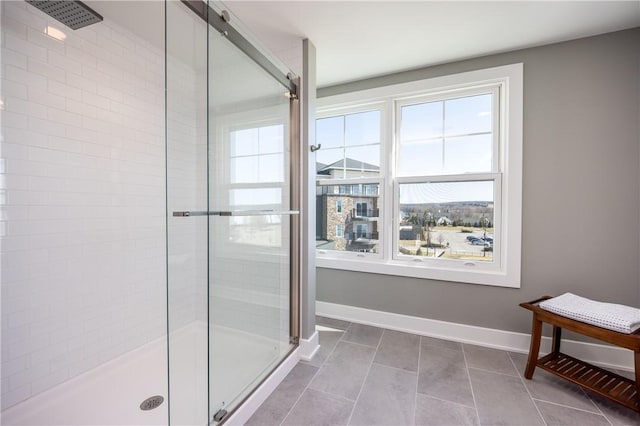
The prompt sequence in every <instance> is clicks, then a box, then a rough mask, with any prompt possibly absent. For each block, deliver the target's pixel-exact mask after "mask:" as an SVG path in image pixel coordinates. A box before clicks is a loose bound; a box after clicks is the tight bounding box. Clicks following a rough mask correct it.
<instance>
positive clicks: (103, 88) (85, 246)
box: [0, 1, 206, 409]
mask: <svg viewBox="0 0 640 426" xmlns="http://www.w3.org/2000/svg"><path fill="white" fill-rule="evenodd" d="M0 7H1V8H2V10H1V12H2V29H1V31H2V34H1V36H2V56H1V67H2V68H1V70H0V71H1V75H2V81H1V83H2V86H1V94H0V99H1V100H2V104H1V105H2V106H0V109H2V111H0V113H1V116H0V118H1V120H2V134H1V137H2V146H1V151H0V173H2V175H0V176H1V177H0V232H1V233H2V246H1V247H0V254H1V256H2V271H1V275H2V276H1V278H2V358H1V365H0V374H1V383H2V408H3V409H5V408H7V407H10V406H13V405H15V404H17V403H19V402H20V401H23V400H25V399H27V398H29V397H31V396H33V395H36V394H38V393H40V392H42V391H44V390H46V389H49V388H51V387H53V386H55V385H57V384H59V383H62V382H64V381H66V380H68V379H70V378H72V377H74V376H76V375H78V374H81V373H83V372H86V371H88V370H90V369H92V368H94V367H96V366H98V365H100V364H102V363H104V362H106V361H109V360H111V359H113V358H114V357H117V356H118V355H120V354H122V353H124V352H127V351H130V350H132V349H134V348H137V347H139V346H141V345H143V344H145V343H148V342H150V341H152V340H154V339H156V338H158V337H161V336H163V335H164V334H165V332H166V248H165V236H166V231H165V207H166V204H165V203H166V196H165V108H164V105H165V99H164V97H165V92H164V84H165V82H164V78H165V76H164V50H163V47H162V46H153V45H151V44H150V43H148V42H147V41H145V40H144V39H142V38H140V37H138V36H137V35H135V34H132V33H130V32H128V31H127V30H125V29H124V28H122V27H120V26H118V25H117V24H115V23H113V22H110V21H109V20H105V21H103V22H102V23H99V24H95V25H92V26H89V27H86V28H83V29H80V30H77V31H72V30H70V29H68V28H66V27H64V26H63V25H61V24H59V23H58V22H57V21H55V20H53V19H52V18H49V17H48V16H46V15H45V14H43V13H42V12H40V11H39V10H37V9H35V8H34V7H32V6H30V5H29V4H27V3H26V2H23V1H3V2H1V5H0ZM47 25H52V26H55V27H56V28H59V29H61V30H63V31H64V32H65V34H66V36H67V37H66V39H65V40H64V41H58V40H55V39H53V38H51V37H49V36H47V35H45V34H44V29H45V28H46V26H47ZM159 25H163V23H159ZM176 69H177V68H176ZM183 70H184V73H185V74H187V75H188V74H189V72H191V73H192V70H191V71H190V70H189V68H188V67H183ZM173 77H174V78H175V79H177V80H180V77H179V76H177V75H174V76H173ZM193 93H194V90H193V89H192V90H191V92H190V93H186V94H185V95H184V97H185V99H184V102H183V104H184V105H189V103H190V102H191V103H192V99H191V98H192V97H193ZM190 97H191V98H190ZM191 108H194V107H193V106H191ZM194 127H195V122H194V121H191V122H188V123H185V125H184V126H182V127H180V128H179V129H178V128H174V133H173V134H172V140H173V141H179V142H180V143H181V144H184V145H185V147H186V148H184V149H185V150H189V149H191V148H192V146H195V143H196V142H197V141H196V140H195V138H196V136H197V132H196V131H195V130H194ZM174 148H175V144H174ZM176 149H177V148H176ZM172 166H173V167H174V171H176V173H182V174H183V175H184V176H185V177H189V178H188V179H187V178H185V180H183V181H181V182H177V183H176V185H180V184H187V183H191V182H192V181H193V180H195V177H194V176H195V175H194V174H197V173H198V172H197V167H195V166H196V165H195V164H194V162H193V161H191V162H189V161H187V160H185V161H184V162H182V163H180V164H177V163H174V164H173V165H172ZM205 185H206V182H205ZM174 189H176V188H174ZM176 190H178V191H179V189H176ZM189 197H191V198H189ZM194 197H195V191H192V194H190V195H185V200H184V203H183V205H188V204H194V203H193V201H194V200H195V198H194ZM205 244H206V243H205ZM195 249H196V247H195V244H194V243H193V242H191V243H190V245H189V244H187V246H186V247H185V248H183V249H182V252H180V249H177V251H176V252H175V253H172V255H175V256H176V257H177V258H179V259H193V256H194V255H195ZM189 261H190V262H192V260H189ZM191 269H192V270H195V267H194V266H193V264H192V265H191ZM193 274H195V272H193V273H192V275H186V276H184V275H183V276H182V278H181V279H183V280H184V282H185V286H187V283H192V284H190V285H193V283H194V282H195V279H194V275H193ZM205 276H206V274H205ZM205 279H206V278H205ZM204 285H205V288H206V282H205V284H204ZM193 294H194V293H191V295H188V296H185V299H186V300H175V301H174V304H173V305H172V307H173V308H175V311H172V313H171V314H172V316H173V317H174V319H175V321H176V324H186V323H188V322H189V321H193V320H194V319H195V310H194V309H190V307H189V306H187V305H189V304H191V305H193V304H194V303H195V300H196V298H195V296H194V295H193Z"/></svg>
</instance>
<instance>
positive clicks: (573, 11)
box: [225, 0, 640, 87]
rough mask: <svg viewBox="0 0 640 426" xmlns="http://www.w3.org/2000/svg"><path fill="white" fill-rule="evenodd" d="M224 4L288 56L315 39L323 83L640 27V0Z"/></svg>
mask: <svg viewBox="0 0 640 426" xmlns="http://www.w3.org/2000/svg"><path fill="white" fill-rule="evenodd" d="M225 4H226V5H227V6H228V7H229V9H230V10H231V11H232V12H233V13H234V14H235V15H236V16H237V17H238V18H239V19H240V20H241V21H242V22H243V23H244V24H245V25H246V26H247V27H248V28H249V29H251V30H252V32H253V33H254V34H256V36H257V37H258V38H259V39H261V40H262V42H263V43H264V44H265V45H266V46H267V47H268V48H270V49H271V50H272V51H274V52H275V53H276V54H279V55H280V56H282V59H284V60H285V62H286V61H287V60H290V58H293V55H292V53H291V52H292V51H293V49H295V46H296V44H299V40H300V39H303V38H308V39H309V40H311V41H312V43H313V44H314V45H315V47H316V54H317V84H318V86H320V87H323V86H328V85H333V84H337V83H343V82H347V81H353V80H360V79H363V78H367V77H372V76H376V75H381V74H388V73H393V72H398V71H402V70H408V69H413V68H419V67H425V66H429V65H435V64H440V63H446V62H452V61H457V60H462V59H468V58H472V57H477V56H484V55H488V54H492V53H499V52H505V51H509V50H516V49H522V48H526V47H533V46H540V45H544V44H549V43H554V42H559V41H565V40H571V39H576V38H581V37H587V36H591V35H596V34H602V33H607V32H612V31H618V30H622V29H627V28H633V27H638V26H640V0H636V1H622V2H614V1H577V2H576V1H573V2H567V1H470V2H469V1H366V2H365V1H285V2H279V1H241V0H227V1H225ZM294 71H297V70H295V69H294Z"/></svg>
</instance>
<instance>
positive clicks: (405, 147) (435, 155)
mask: <svg viewBox="0 0 640 426" xmlns="http://www.w3.org/2000/svg"><path fill="white" fill-rule="evenodd" d="M442 155H443V147H442V140H441V139H435V140H431V141H429V142H424V143H415V142H413V143H411V142H410V143H400V145H399V149H398V170H397V172H396V173H397V175H398V176H425V175H436V174H443V172H444V169H443V167H442Z"/></svg>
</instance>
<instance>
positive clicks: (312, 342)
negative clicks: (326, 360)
mask: <svg viewBox="0 0 640 426" xmlns="http://www.w3.org/2000/svg"><path fill="white" fill-rule="evenodd" d="M318 349H320V343H319V340H318V332H317V331H314V332H313V334H312V335H311V337H309V338H308V339H300V359H302V360H304V361H310V360H311V358H313V356H314V355H315V354H316V352H318Z"/></svg>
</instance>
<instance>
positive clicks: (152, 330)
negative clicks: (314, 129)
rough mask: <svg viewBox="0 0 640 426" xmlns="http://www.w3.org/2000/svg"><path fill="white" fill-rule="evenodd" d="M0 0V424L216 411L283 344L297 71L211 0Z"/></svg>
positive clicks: (141, 420)
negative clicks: (42, 0) (0, 380)
mask: <svg viewBox="0 0 640 426" xmlns="http://www.w3.org/2000/svg"><path fill="white" fill-rule="evenodd" d="M56 4H57V5H58V7H57V8H56V7H54V6H56ZM0 7H1V10H0V13H1V14H2V15H1V20H2V21H1V23H2V25H1V36H2V56H1V66H2V86H1V87H0V91H1V92H0V102H1V104H0V114H1V115H0V118H1V119H2V122H1V124H2V146H1V151H0V169H2V170H1V173H3V174H2V186H1V187H0V204H1V205H0V208H1V211H0V214H1V217H0V225H1V227H0V231H1V232H2V245H1V246H0V253H1V255H2V271H1V274H2V299H1V302H2V335H1V338H2V358H1V369H0V373H1V377H2V417H1V419H2V424H7V425H14V424H15V425H26V424H31V425H35V424H65V425H98V424H111V425H114V424H120V425H130V424H172V425H197V424H200V425H202V424H217V423H220V422H225V421H227V420H229V419H232V418H233V414H234V411H235V410H236V409H237V408H238V407H240V406H242V403H243V402H244V401H245V400H246V399H247V398H248V397H249V396H250V395H251V394H252V393H253V392H254V391H255V390H256V389H257V388H258V387H259V385H260V384H261V383H262V382H263V381H264V380H265V379H266V378H267V377H268V376H269V375H270V374H271V373H273V371H275V369H276V368H277V367H278V366H279V365H280V364H281V363H282V362H284V361H285V360H286V359H287V357H288V356H289V355H290V354H291V353H292V352H293V351H294V350H295V348H296V347H297V344H298V337H299V325H298V321H299V307H298V303H299V300H298V299H299V282H298V281H299V279H298V276H299V254H298V253H299V242H298V241H299V212H298V206H299V170H298V164H299V163H300V162H299V155H300V152H299V124H298V120H299V119H298V108H299V105H298V102H299V101H298V98H297V91H298V90H297V79H296V78H295V77H294V76H293V75H292V74H291V73H290V72H288V70H287V69H286V67H284V66H283V65H281V64H280V63H279V62H278V61H277V60H276V59H274V58H273V57H272V56H271V55H270V54H269V53H267V52H266V50H265V49H262V48H261V47H260V46H259V43H258V42H257V41H256V40H253V39H252V38H251V36H250V35H249V33H248V32H247V31H245V30H243V28H242V27H241V24H239V23H238V22H237V19H235V18H234V17H233V16H230V15H229V13H228V12H227V11H226V10H224V6H223V5H222V4H220V3H217V2H212V1H209V2H205V1H200V0H196V1H186V0H185V1H169V0H167V1H165V2H147V1H124V2H108V1H86V2H84V3H80V2H71V1H63V2H41V1H22V0H15V1H3V2H2V3H1V4H0ZM47 9H48V10H47ZM69 19H70V20H71V21H69ZM65 20H67V22H65ZM78 21H82V23H81V24H79V25H80V26H79V27H78V29H71V28H73V26H74V25H78V24H76V22H78Z"/></svg>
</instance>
